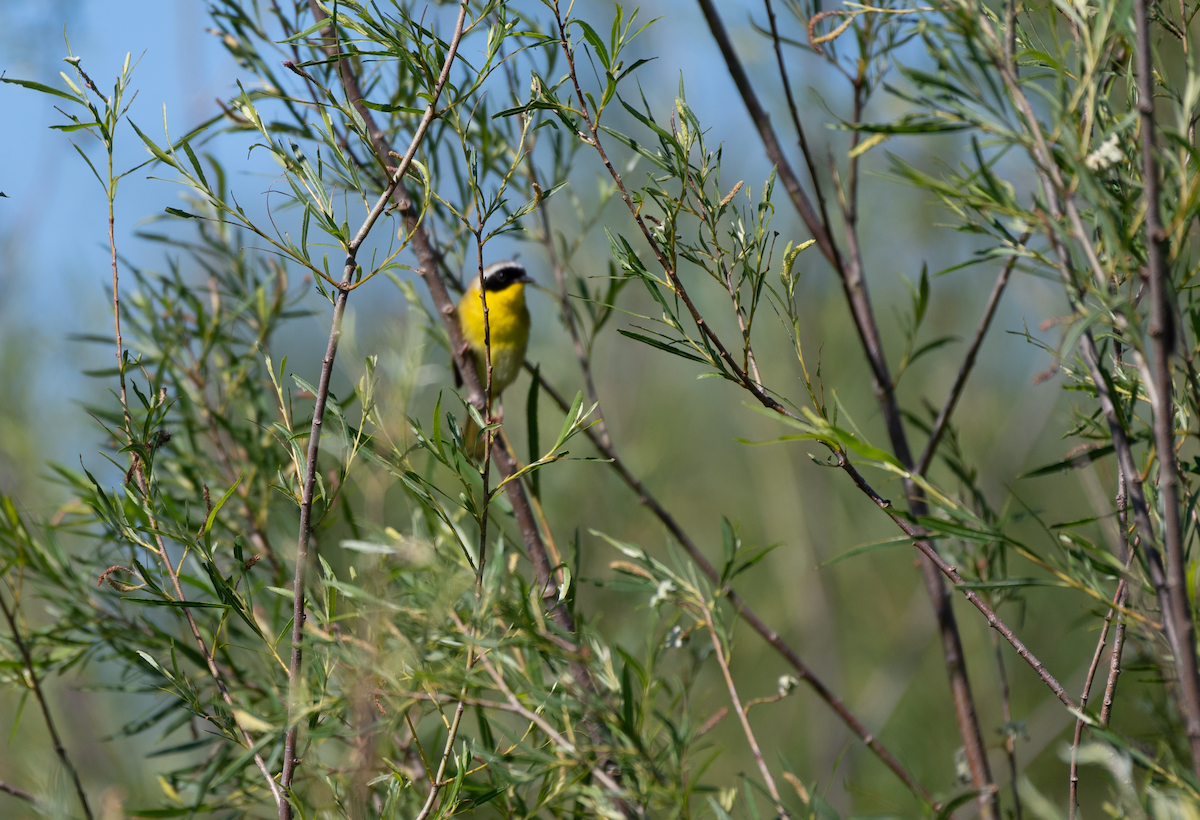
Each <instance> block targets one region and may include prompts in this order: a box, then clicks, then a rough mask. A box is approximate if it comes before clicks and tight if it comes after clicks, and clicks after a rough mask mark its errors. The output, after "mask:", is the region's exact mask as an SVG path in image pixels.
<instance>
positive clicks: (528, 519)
mask: <svg viewBox="0 0 1200 820" xmlns="http://www.w3.org/2000/svg"><path fill="white" fill-rule="evenodd" d="M309 8H310V9H311V10H312V13H313V16H314V18H315V19H317V20H324V19H326V14H325V12H324V11H323V10H322V9H321V7H320V6H319V5H317V3H316V0H309ZM323 36H324V37H325V40H326V41H327V42H328V43H330V44H331V45H327V46H325V48H324V51H325V53H326V54H327V55H328V56H330V57H336V56H338V48H337V45H336V43H335V40H334V35H333V33H332V27H326V28H325V29H324V30H323ZM337 70H338V76H339V78H340V80H341V83H342V89H343V90H344V91H345V93H346V99H347V100H349V101H350V103H351V104H352V105H353V106H354V108H355V111H357V112H358V114H359V116H361V117H362V118H363V122H364V124H365V125H366V130H367V135H368V137H369V138H370V140H371V146H372V148H374V151H375V157H376V159H377V160H378V162H379V163H380V164H381V165H382V166H384V167H386V166H388V165H389V159H390V157H391V155H392V147H391V142H390V140H389V139H388V136H387V134H386V133H384V131H383V129H382V128H380V127H379V125H378V123H377V121H376V120H375V116H374V114H373V112H372V111H371V109H370V108H368V107H367V106H366V104H365V103H364V100H363V94H362V89H361V88H360V87H359V83H358V77H357V76H355V74H354V70H353V68H352V66H351V65H350V63H349V61H348V60H345V59H339V60H338V61H337ZM393 200H394V201H395V203H396V206H397V207H398V208H399V210H400V212H401V213H402V214H403V217H404V223H405V229H406V230H407V231H408V232H409V234H410V235H411V236H412V245H413V250H414V252H415V253H416V256H417V260H418V261H419V262H420V264H421V269H420V274H421V278H422V279H423V280H424V281H425V286H426V287H427V288H428V290H429V296H430V298H431V299H432V300H433V304H434V308H435V309H436V311H437V313H438V315H439V316H441V319H442V326H443V327H444V328H445V331H446V337H447V340H448V341H449V344H450V356H451V358H453V360H454V363H455V365H457V367H458V372H459V373H460V374H461V375H462V379H463V386H464V387H465V388H466V390H467V400H468V401H469V402H470V403H471V404H473V405H474V406H475V408H476V409H478V410H479V411H480V412H481V413H482V412H483V409H484V407H485V405H486V399H485V398H484V396H485V393H484V389H483V384H482V383H481V381H480V379H479V373H478V372H477V371H476V369H475V366H474V362H473V361H472V360H471V358H470V357H469V356H468V355H467V351H468V347H467V342H466V339H465V338H464V336H463V333H462V328H461V327H460V326H459V324H458V316H457V315H456V313H455V311H454V300H453V299H452V298H451V296H450V291H449V290H448V289H447V287H446V282H445V280H444V279H443V278H442V275H441V264H442V262H441V257H440V255H439V254H438V252H437V249H436V248H435V247H434V245H433V242H432V239H431V238H430V235H429V230H428V228H426V226H425V225H424V224H423V223H422V222H421V219H420V214H419V213H418V212H417V210H416V208H415V207H414V205H413V202H412V199H411V198H410V197H409V196H408V193H407V191H406V190H405V188H404V185H403V183H401V184H400V185H399V186H398V187H397V188H396V189H395V191H394V192H393ZM492 460H493V462H494V463H495V465H496V469H497V470H498V471H499V472H500V474H501V475H502V476H504V477H505V478H507V477H508V476H511V475H512V474H513V473H514V472H516V469H517V467H516V461H515V460H514V459H513V457H512V456H511V455H510V454H509V453H508V452H507V450H506V449H505V448H504V447H495V448H493V451H492ZM504 491H505V493H506V494H507V496H508V500H509V503H510V504H511V505H512V509H513V517H514V518H515V519H516V522H517V529H518V530H519V531H520V533H521V540H522V541H523V542H524V544H525V550H526V552H527V553H528V555H529V560H530V561H531V562H532V563H533V568H534V574H535V575H536V577H537V583H538V589H540V590H542V594H543V596H544V597H546V598H552V597H555V596H556V595H557V592H556V589H557V587H558V585H559V584H561V583H562V581H563V576H562V572H561V570H557V569H556V567H555V564H554V563H552V562H551V560H550V556H549V554H548V552H547V549H546V545H545V543H544V541H543V540H542V536H541V533H540V532H539V530H538V525H537V518H536V516H535V515H534V513H533V509H532V507H531V506H530V503H529V496H528V495H527V494H526V492H525V486H524V484H523V483H522V482H520V481H509V482H508V483H506V484H505V485H504ZM550 615H551V617H552V618H554V620H555V622H556V623H558V625H559V626H561V627H563V628H564V629H566V630H567V631H569V632H574V631H575V625H574V623H573V620H572V618H571V614H570V612H568V611H567V608H566V605H565V603H563V604H558V605H555V606H552V607H551V608H550Z"/></svg>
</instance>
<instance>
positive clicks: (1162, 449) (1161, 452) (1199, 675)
mask: <svg viewBox="0 0 1200 820" xmlns="http://www.w3.org/2000/svg"><path fill="white" fill-rule="evenodd" d="M1133 12H1134V15H1133V16H1134V19H1135V21H1136V28H1137V32H1136V34H1137V50H1136V55H1135V56H1136V65H1137V70H1136V72H1135V73H1136V74H1137V89H1138V99H1137V108H1138V112H1139V114H1140V118H1141V126H1142V128H1141V130H1142V133H1141V143H1142V145H1141V148H1142V201H1143V203H1144V205H1145V213H1146V267H1147V268H1148V269H1149V271H1148V272H1149V274H1150V338H1151V339H1152V340H1153V343H1154V385H1155V388H1156V390H1155V391H1154V394H1155V395H1156V396H1157V402H1156V406H1155V407H1154V408H1153V410H1154V449H1155V451H1156V453H1157V456H1158V492H1159V494H1160V495H1161V497H1162V506H1161V510H1160V515H1161V516H1162V522H1163V547H1164V549H1165V551H1166V554H1167V555H1166V557H1167V567H1166V569H1167V578H1166V582H1167V589H1168V590H1169V591H1170V598H1169V600H1168V601H1164V604H1169V605H1170V611H1167V609H1166V606H1164V608H1163V622H1164V623H1169V624H1171V626H1172V628H1171V629H1170V630H1169V631H1168V637H1170V638H1171V649H1172V652H1173V654H1174V655H1175V676H1176V678H1177V679H1178V683H1179V700H1180V706H1181V707H1182V708H1181V711H1182V712H1183V714H1184V720H1185V725H1186V729H1187V736H1188V740H1189V741H1191V746H1192V769H1193V771H1195V772H1196V774H1197V776H1200V670H1197V660H1196V634H1195V625H1194V624H1193V622H1192V607H1191V603H1190V602H1189V600H1188V590H1187V567H1186V566H1185V556H1184V546H1185V545H1184V536H1183V528H1182V523H1181V521H1180V504H1179V464H1178V463H1177V462H1176V456H1175V404H1174V402H1173V400H1172V398H1171V396H1172V392H1173V388H1174V385H1173V383H1172V379H1171V353H1172V351H1173V350H1174V348H1175V327H1174V315H1175V314H1174V309H1175V308H1174V305H1173V304H1172V301H1171V288H1170V282H1169V277H1168V273H1167V261H1166V258H1165V255H1164V248H1163V243H1164V235H1163V230H1162V218H1161V216H1160V214H1159V201H1158V200H1159V189H1158V162H1157V160H1156V159H1155V156H1154V75H1153V70H1154V69H1153V60H1152V54H1151V51H1150V21H1149V11H1148V9H1147V0H1134V3H1133ZM1185 41H1186V38H1185Z"/></svg>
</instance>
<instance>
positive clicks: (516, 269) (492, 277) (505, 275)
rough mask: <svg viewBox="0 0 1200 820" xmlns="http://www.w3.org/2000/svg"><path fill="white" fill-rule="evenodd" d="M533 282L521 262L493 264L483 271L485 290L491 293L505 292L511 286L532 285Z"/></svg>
mask: <svg viewBox="0 0 1200 820" xmlns="http://www.w3.org/2000/svg"><path fill="white" fill-rule="evenodd" d="M533 282H534V279H533V277H532V276H530V275H529V274H528V273H526V272H525V267H524V266H523V265H521V263H520V262H513V261H511V260H509V261H505V262H493V263H492V264H490V265H488V266H487V267H486V268H484V269H483V289H484V290H486V291H488V292H489V293H492V292H495V291H501V290H504V289H505V288H507V287H509V286H510V285H518V284H520V285H530V284H533Z"/></svg>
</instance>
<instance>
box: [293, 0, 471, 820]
mask: <svg viewBox="0 0 1200 820" xmlns="http://www.w3.org/2000/svg"><path fill="white" fill-rule="evenodd" d="M466 17H467V0H463V2H462V4H461V5H460V7H459V11H458V19H457V21H456V22H455V24H454V36H453V37H452V38H451V40H450V44H449V47H448V48H447V50H446V58H445V62H444V63H443V64H442V70H441V73H440V74H439V75H438V78H437V82H436V84H435V85H434V87H433V89H432V91H433V93H432V95H431V98H430V101H429V104H428V105H427V106H426V108H425V114H424V116H422V117H421V122H420V124H419V125H418V126H417V130H416V133H414V134H413V138H412V141H411V142H410V143H409V146H408V151H407V152H405V154H404V158H403V159H402V160H401V161H400V165H399V167H398V168H397V169H396V171H395V173H394V174H393V175H392V178H391V180H390V182H389V183H388V187H387V188H386V189H384V191H383V193H382V194H381V195H380V197H379V199H378V200H377V201H376V202H375V205H374V207H372V208H371V211H370V213H368V214H367V218H366V219H365V220H364V221H363V224H362V226H361V227H359V229H358V233H357V234H356V235H355V236H354V239H352V240H351V241H350V244H349V245H348V246H347V248H346V263H345V268H344V269H343V272H342V280H341V284H340V286H339V288H338V295H337V298H336V300H335V302H334V307H333V320H332V322H331V323H330V329H329V342H328V344H327V346H326V349H325V358H324V359H322V360H321V378H320V380H319V382H318V384H317V395H316V404H315V406H314V407H313V420H312V429H311V431H310V433H309V439H308V452H307V455H306V461H305V473H304V485H303V492H302V495H301V501H300V534H299V537H298V539H297V544H296V576H295V579H294V581H293V583H292V592H293V594H294V605H293V613H292V618H293V620H292V657H291V664H290V666H289V670H288V731H287V734H286V735H285V737H284V747H283V772H282V775H281V777H280V785H281V786H282V788H283V789H284V790H285V791H289V790H290V789H291V784H292V778H293V776H294V775H295V771H296V761H297V758H296V739H297V735H298V732H299V728H300V727H299V723H298V719H297V711H298V708H299V704H298V703H297V702H296V699H297V697H298V692H299V678H300V667H301V662H302V649H303V645H302V638H303V635H304V617H305V616H304V575H305V570H306V568H307V564H308V547H309V542H310V539H311V535H312V533H311V521H312V507H313V498H314V495H315V490H316V477H317V457H318V455H319V454H320V446H321V426H322V424H323V423H324V420H325V405H326V403H327V402H328V400H329V382H330V378H331V376H332V374H333V362H334V359H335V358H336V357H337V349H338V341H339V340H340V338H341V334H342V316H343V315H344V313H345V310H346V300H347V298H348V297H349V295H350V290H349V288H350V284H351V282H352V281H353V279H354V272H355V269H356V268H357V264H358V263H357V256H358V250H359V248H360V247H362V244H363V242H364V241H366V238H367V235H368V234H369V233H370V232H371V228H372V227H373V226H374V225H375V223H376V221H377V220H378V219H379V217H380V216H382V214H383V211H384V208H385V207H386V206H387V204H388V202H389V201H390V200H391V198H392V195H393V194H394V193H395V192H396V189H397V188H398V187H399V186H400V182H401V180H403V179H404V175H405V174H406V173H407V172H408V168H409V166H410V165H411V163H412V161H413V158H414V157H415V156H416V153H417V148H418V147H419V146H420V144H421V140H423V139H424V137H425V134H426V132H427V131H428V130H429V126H430V124H431V123H432V122H433V120H434V117H435V116H437V101H438V99H439V98H440V97H441V93H442V89H443V88H444V87H445V85H446V82H447V80H448V79H449V77H450V67H451V66H452V65H453V63H454V58H455V55H456V54H457V52H458V44H459V42H460V41H461V40H462V35H463V26H464V23H465V22H466ZM289 801H290V797H289V799H288V800H283V801H281V802H280V804H279V820H291V818H292V805H291V803H290V802H289Z"/></svg>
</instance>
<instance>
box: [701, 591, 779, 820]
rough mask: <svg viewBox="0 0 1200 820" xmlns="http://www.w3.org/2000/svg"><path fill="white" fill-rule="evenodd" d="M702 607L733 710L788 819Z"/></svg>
mask: <svg viewBox="0 0 1200 820" xmlns="http://www.w3.org/2000/svg"><path fill="white" fill-rule="evenodd" d="M701 608H702V610H703V612H704V623H705V625H706V626H707V627H708V631H709V634H710V635H711V636H712V645H713V651H714V652H715V653H716V656H717V664H718V665H720V667H721V674H722V675H724V677H725V686H726V688H727V689H728V690H729V700H730V702H731V703H733V710H734V711H735V712H737V716H738V720H740V721H741V723H742V733H743V734H745V735H746V742H747V743H749V744H750V752H751V753H752V754H753V755H754V762H755V763H757V764H758V771H759V772H760V773H761V774H762V777H763V782H764V783H766V784H767V791H768V792H769V793H770V794H771V799H772V800H774V801H775V810H776V811H777V812H778V813H779V816H780V817H781V818H783V819H784V820H787V817H788V813H787V809H785V808H784V807H783V800H782V799H781V798H780V796H779V788H778V787H777V786H776V785H775V778H774V777H772V776H771V770H770V768H768V767H767V762H766V761H765V760H763V756H762V749H760V748H759V747H758V739H757V738H756V737H755V736H754V729H752V728H751V727H750V720H749V718H747V717H746V710H745V709H743V708H742V699H741V698H740V697H739V696H738V691H737V687H736V686H735V685H734V683H733V673H732V672H730V671H729V660H728V659H727V658H726V657H725V649H724V648H723V647H722V645H721V636H720V635H718V634H717V627H716V625H715V624H714V623H713V617H712V611H711V610H710V609H709V608H708V602H707V601H705V602H704V605H703V606H702V607H701Z"/></svg>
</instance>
